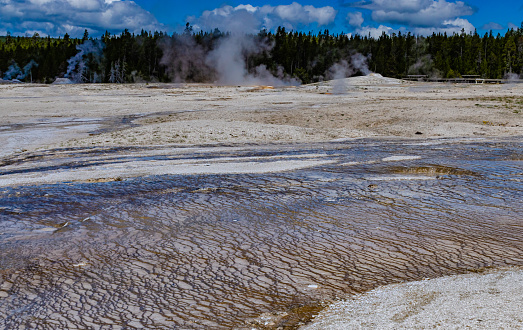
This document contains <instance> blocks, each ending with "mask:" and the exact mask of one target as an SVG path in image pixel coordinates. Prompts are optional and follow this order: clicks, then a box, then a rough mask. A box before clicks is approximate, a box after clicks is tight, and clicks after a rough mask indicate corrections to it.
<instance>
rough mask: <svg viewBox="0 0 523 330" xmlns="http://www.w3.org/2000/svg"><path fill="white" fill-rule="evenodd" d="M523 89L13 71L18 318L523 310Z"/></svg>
mask: <svg viewBox="0 0 523 330" xmlns="http://www.w3.org/2000/svg"><path fill="white" fill-rule="evenodd" d="M522 95H523V84H512V85H511V84H503V85H487V84H485V85H482V84H478V85H470V84H458V85H448V84H430V83H418V82H404V81H400V80H395V79H389V78H383V77H381V76H379V75H371V76H367V77H357V78H349V79H343V80H337V81H330V82H324V83H318V84H312V85H304V86H297V87H272V86H213V85H191V84H180V85H175V84H148V85H146V84H140V85H138V84H136V85H103V84H100V85H22V84H19V85H15V84H3V85H1V84H0V102H1V103H0V104H1V106H0V141H1V142H2V145H1V146H0V319H1V320H3V321H0V327H4V328H21V327H24V326H25V327H26V328H34V329H40V328H42V329H44V328H51V327H52V328H62V329H74V328H89V327H98V328H103V327H107V328H118V327H121V328H125V327H130V328H138V327H145V328H159V329H163V328H165V329H171V328H173V327H175V328H176V327H179V328H190V329H192V328H195V329H200V328H248V329H251V328H267V329H269V328H278V327H290V328H296V327H298V326H300V325H303V324H305V323H307V322H309V321H310V320H311V319H313V318H314V316H315V315H317V314H318V313H319V312H320V311H321V310H322V309H324V308H325V307H326V306H329V305H330V307H327V308H326V309H325V310H324V311H323V312H321V313H320V314H319V316H318V317H317V321H316V322H313V323H312V324H309V325H308V326H311V327H313V328H314V327H315V328H332V327H339V328H347V327H349V328H358V327H362V328H376V329H383V328H391V329H392V328H398V327H399V328H420V327H428V326H431V327H432V326H434V327H441V328H448V327H449V326H452V327H460V326H463V327H466V326H474V327H477V328H482V327H483V328H492V327H497V326H500V325H501V326H505V327H509V328H510V327H518V326H521V322H522V321H521V320H520V319H518V317H519V316H517V314H518V313H517V311H518V310H519V311H520V310H521V305H520V304H521V300H520V296H521V294H520V293H521V291H522V290H523V285H522V282H523V281H522V279H523V272H522V271H521V268H520V267H521V266H523V259H522V258H521V255H523V245H522V243H521V240H520V238H521V235H522V234H523V226H522V223H521V220H522V219H523V208H522V207H521V203H520V200H521V194H522V191H523V188H522V186H521V180H522V175H523V171H522V166H521V165H522V163H521V162H522V159H523V155H522V153H523V152H522V150H523V146H522V140H521V138H522V136H523V96H522ZM507 267H509V268H507ZM459 274H461V275H459ZM463 274H465V275H463ZM446 276H450V277H446ZM426 278H432V279H434V280H428V281H422V282H415V281H419V280H424V279H426ZM401 283H403V284H401ZM386 285H392V286H386ZM370 290H373V291H370ZM390 297H395V298H393V299H392V298H390ZM492 301H495V302H496V303H495V304H492ZM456 310H462V311H463V312H462V313H461V314H460V313H456ZM500 310H501V311H503V312H502V313H501V312H500ZM375 311H379V315H376V313H374V312H375ZM434 311H437V312H434ZM464 317H465V318H464ZM457 320H459V322H457ZM467 320H468V321H467Z"/></svg>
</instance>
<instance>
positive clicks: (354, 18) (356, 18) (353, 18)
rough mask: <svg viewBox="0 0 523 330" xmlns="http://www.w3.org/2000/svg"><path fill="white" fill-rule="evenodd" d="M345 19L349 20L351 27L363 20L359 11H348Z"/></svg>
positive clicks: (359, 24) (356, 25) (358, 25)
mask: <svg viewBox="0 0 523 330" xmlns="http://www.w3.org/2000/svg"><path fill="white" fill-rule="evenodd" d="M347 21H348V22H349V25H350V26H353V27H360V26H361V25H362V24H363V22H364V20H363V14H362V13H361V12H359V11H357V12H355V13H348V14H347Z"/></svg>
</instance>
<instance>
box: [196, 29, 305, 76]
mask: <svg viewBox="0 0 523 330" xmlns="http://www.w3.org/2000/svg"><path fill="white" fill-rule="evenodd" d="M271 48H272V46H271V45H268V44H266V43H259V44H256V43H255V41H254V39H253V38H252V37H249V36H246V35H229V36H227V37H224V38H222V39H221V40H220V42H219V44H218V46H217V47H216V48H215V49H214V50H213V51H211V52H210V53H209V54H208V55H207V57H206V64H207V65H209V66H210V67H212V68H214V69H215V70H216V74H217V82H218V83H219V84H225V85H274V86H285V85H298V84H299V83H300V82H299V81H298V80H297V79H295V78H290V77H286V76H285V75H284V74H283V69H278V71H277V73H276V75H273V74H272V73H271V72H270V71H269V70H268V69H267V67H266V66H265V65H260V66H258V67H256V68H255V69H254V72H249V70H248V66H247V62H246V59H247V56H249V55H255V54H259V53H261V52H264V51H270V49H271Z"/></svg>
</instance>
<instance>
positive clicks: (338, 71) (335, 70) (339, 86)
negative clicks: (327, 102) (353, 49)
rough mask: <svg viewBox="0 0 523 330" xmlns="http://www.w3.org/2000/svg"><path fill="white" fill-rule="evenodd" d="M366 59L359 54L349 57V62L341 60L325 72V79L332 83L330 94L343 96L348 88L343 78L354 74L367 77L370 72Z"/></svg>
mask: <svg viewBox="0 0 523 330" xmlns="http://www.w3.org/2000/svg"><path fill="white" fill-rule="evenodd" d="M367 61H368V58H367V57H366V56H364V55H362V54H360V53H356V54H354V55H352V56H351V57H350V61H347V60H341V61H339V62H338V63H335V64H334V65H333V66H331V67H330V68H329V70H328V71H327V79H329V80H332V81H333V87H332V93H333V94H345V93H346V92H347V91H348V89H349V88H350V86H349V85H348V82H347V80H346V79H345V78H348V77H351V76H353V75H355V74H363V75H366V76H367V75H369V74H371V73H372V71H371V70H370V69H369V66H368V63H367Z"/></svg>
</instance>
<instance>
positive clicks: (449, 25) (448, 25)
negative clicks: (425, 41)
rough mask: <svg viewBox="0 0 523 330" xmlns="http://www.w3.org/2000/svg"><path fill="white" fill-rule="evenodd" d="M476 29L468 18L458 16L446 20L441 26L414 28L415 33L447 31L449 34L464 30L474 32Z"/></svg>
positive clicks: (426, 33) (427, 33)
mask: <svg viewBox="0 0 523 330" xmlns="http://www.w3.org/2000/svg"><path fill="white" fill-rule="evenodd" d="M474 30H475V27H474V25H472V24H471V23H470V22H469V21H468V20H466V19H463V18H456V19H454V20H447V21H444V22H443V23H442V24H441V26H439V27H430V28H427V27H419V28H414V33H416V34H420V35H429V34H432V33H446V34H448V35H453V34H454V33H457V34H460V33H461V32H462V31H465V33H472V32H474Z"/></svg>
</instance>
